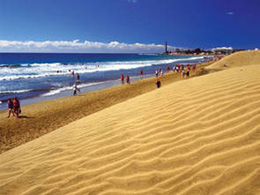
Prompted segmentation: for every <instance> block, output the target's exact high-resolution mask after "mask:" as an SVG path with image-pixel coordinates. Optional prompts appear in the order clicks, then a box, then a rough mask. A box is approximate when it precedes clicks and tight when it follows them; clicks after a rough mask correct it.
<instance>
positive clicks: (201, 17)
mask: <svg viewBox="0 0 260 195" xmlns="http://www.w3.org/2000/svg"><path fill="white" fill-rule="evenodd" d="M259 21H260V0H0V51H76V52H80V51H87V52H120V51H122V52H134V51H135V50H136V51H139V50H144V48H145V47H146V46H147V48H148V49H147V52H148V51H149V52H150V51H153V50H154V51H160V50H163V47H162V44H164V42H165V41H168V44H169V45H171V46H175V47H183V48H197V47H200V48H205V49H208V48H213V47H222V46H227V47H230V46H231V47H234V48H245V49H254V48H255V47H260V25H259ZM111 43H112V44H111ZM135 43H140V44H135ZM146 44H149V45H146ZM111 45H112V46H111Z"/></svg>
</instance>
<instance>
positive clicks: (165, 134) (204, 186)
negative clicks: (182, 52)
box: [0, 54, 260, 195]
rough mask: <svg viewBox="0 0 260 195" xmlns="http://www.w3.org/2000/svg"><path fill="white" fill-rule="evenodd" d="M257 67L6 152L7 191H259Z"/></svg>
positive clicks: (210, 78) (168, 89) (2, 181)
mask: <svg viewBox="0 0 260 195" xmlns="http://www.w3.org/2000/svg"><path fill="white" fill-rule="evenodd" d="M239 56H241V55H239ZM229 57H231V56H229ZM233 57H234V58H237V57H238V54H235V55H233ZM231 59H232V58H231ZM223 60H226V59H225V58H224V59H223ZM254 64H256V65H251V64H250V63H249V64H247V65H246V66H238V67H235V65H234V66H233V68H226V69H225V70H224V71H219V72H214V73H211V74H207V75H204V76H201V77H194V78H191V79H186V80H182V81H178V82H174V83H172V84H169V85H167V86H163V87H162V88H160V89H158V90H153V91H150V92H147V93H144V94H142V95H139V96H137V97H135V98H132V99H128V100H126V101H124V102H121V103H118V104H116V105H113V106H110V107H108V108H105V109H103V110H101V111H98V112H96V113H93V114H91V115H89V116H87V117H84V118H82V119H79V120H77V121H75V122H72V123H70V124H68V125H66V126H64V127H61V128H59V129H57V130H56V131H53V132H51V133H48V134H46V135H44V136H42V137H41V138H39V139H35V140H33V141H31V142H28V143H26V144H23V145H21V146H19V147H16V148H14V149H12V150H9V151H7V152H5V153H3V154H1V155H0V194H26V195H29V194H55V195H56V194H102V195H103V194H111V195H117V194H129V195H130V194H147V195H151V194H169V195H172V194H192V195H194V194H210V195H211V194H227V195H230V194H239V195H240V194H241V195H244V194H255V195H256V194H260V156H259V155H260V123H259V121H260V76H259V74H260V62H258V64H257V63H254Z"/></svg>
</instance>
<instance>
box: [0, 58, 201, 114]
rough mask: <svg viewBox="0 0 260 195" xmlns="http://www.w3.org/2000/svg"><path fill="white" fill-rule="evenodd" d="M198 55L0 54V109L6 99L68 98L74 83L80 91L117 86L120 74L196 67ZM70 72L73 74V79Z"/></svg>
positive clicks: (135, 77) (149, 73) (136, 75)
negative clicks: (167, 68) (182, 66)
mask: <svg viewBox="0 0 260 195" xmlns="http://www.w3.org/2000/svg"><path fill="white" fill-rule="evenodd" d="M203 60H204V57H200V56H176V55H157V54H90V53H87V54H83V53H0V110H3V109H6V101H7V99H8V98H13V97H14V96H16V97H18V99H20V100H21V105H25V104H29V103H33V102H38V101H42V100H45V99H52V98H57V97H64V96H69V95H72V85H73V83H74V82H77V73H78V74H79V76H80V80H79V83H78V86H79V88H80V89H81V92H85V91H93V90H98V89H102V88H106V87H110V86H114V85H118V84H120V75H121V74H124V75H129V76H130V80H131V81H134V80H138V79H140V77H139V74H140V69H143V72H144V77H151V76H154V73H155V70H156V69H158V68H162V69H163V70H164V71H166V67H167V66H171V68H172V66H174V65H175V64H184V65H186V64H197V63H198V62H199V61H201V62H203ZM72 72H74V73H75V75H74V77H73V76H72Z"/></svg>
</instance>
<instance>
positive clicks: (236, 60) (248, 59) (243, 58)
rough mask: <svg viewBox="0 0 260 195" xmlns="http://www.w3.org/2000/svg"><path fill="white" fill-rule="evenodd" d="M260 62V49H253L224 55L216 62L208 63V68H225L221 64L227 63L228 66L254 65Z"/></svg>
mask: <svg viewBox="0 0 260 195" xmlns="http://www.w3.org/2000/svg"><path fill="white" fill-rule="evenodd" d="M259 62H260V50H255V51H240V52H236V53H234V54H232V55H229V56H226V57H224V58H222V59H221V60H219V61H218V62H216V63H214V64H212V65H210V66H209V67H208V69H219V68H220V69H225V67H223V65H225V64H226V65H227V66H228V68H232V67H239V66H246V65H254V64H259Z"/></svg>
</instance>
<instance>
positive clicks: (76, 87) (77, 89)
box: [72, 83, 80, 95]
mask: <svg viewBox="0 0 260 195" xmlns="http://www.w3.org/2000/svg"><path fill="white" fill-rule="evenodd" d="M72 89H73V95H77V91H78V92H80V89H79V88H78V86H77V83H74V85H73V86H72Z"/></svg>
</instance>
